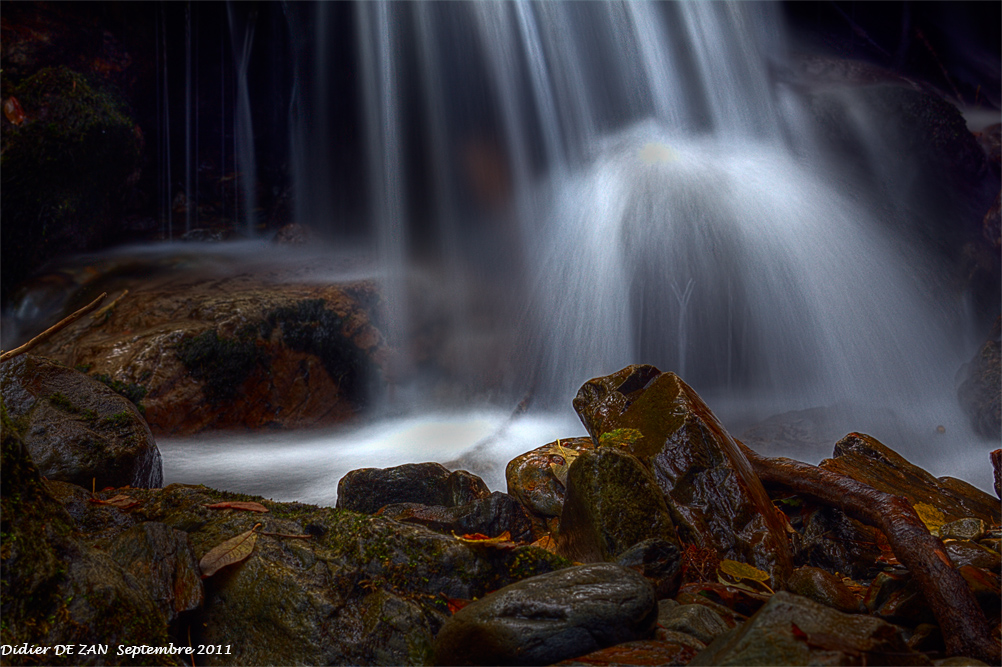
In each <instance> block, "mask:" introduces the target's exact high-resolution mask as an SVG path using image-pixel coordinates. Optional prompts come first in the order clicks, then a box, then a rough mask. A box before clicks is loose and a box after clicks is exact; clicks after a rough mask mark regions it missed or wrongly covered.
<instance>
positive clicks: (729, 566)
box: [720, 558, 769, 581]
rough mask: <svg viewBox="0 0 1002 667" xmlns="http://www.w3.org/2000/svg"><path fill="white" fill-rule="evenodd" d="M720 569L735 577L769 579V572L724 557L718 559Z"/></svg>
mask: <svg viewBox="0 0 1002 667" xmlns="http://www.w3.org/2000/svg"><path fill="white" fill-rule="evenodd" d="M720 571H721V572H723V573H724V574H729V575H731V576H732V577H734V578H735V579H750V580H751V581H769V573H768V572H763V571H762V570H760V569H758V568H757V567H754V566H752V565H749V564H748V563H739V562H738V561H736V560H731V559H729V558H725V559H724V560H722V561H720Z"/></svg>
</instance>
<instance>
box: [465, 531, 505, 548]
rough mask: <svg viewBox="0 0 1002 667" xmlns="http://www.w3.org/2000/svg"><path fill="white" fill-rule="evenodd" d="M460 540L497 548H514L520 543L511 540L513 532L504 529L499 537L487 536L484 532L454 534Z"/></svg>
mask: <svg viewBox="0 0 1002 667" xmlns="http://www.w3.org/2000/svg"><path fill="white" fill-rule="evenodd" d="M452 535H453V537H455V538H456V539H457V540H459V541H460V542H466V543H467V544H475V545H478V546H487V547H493V548H495V549H514V548H515V547H517V546H518V545H517V544H515V543H514V542H512V541H511V533H510V532H509V531H507V530H506V531H504V532H503V533H501V534H500V535H498V536H497V537H487V536H486V535H484V534H483V533H470V534H467V535H456V534H455V533H453V534H452Z"/></svg>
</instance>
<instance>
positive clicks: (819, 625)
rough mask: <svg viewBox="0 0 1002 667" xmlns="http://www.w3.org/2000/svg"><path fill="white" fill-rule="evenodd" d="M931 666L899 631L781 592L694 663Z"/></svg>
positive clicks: (874, 619)
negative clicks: (857, 663)
mask: <svg viewBox="0 0 1002 667" xmlns="http://www.w3.org/2000/svg"><path fill="white" fill-rule="evenodd" d="M861 660H862V661H865V664H882V665H887V664H908V665H930V664H932V662H931V661H930V660H929V659H928V658H926V656H924V655H923V654H921V653H917V652H914V651H911V650H910V649H909V648H908V646H907V644H906V643H905V641H904V638H903V637H902V636H901V634H900V629H899V628H896V627H895V626H893V625H891V624H889V623H886V622H885V621H882V620H880V619H877V618H872V617H869V616H860V615H858V614H843V613H841V612H838V611H835V610H834V609H831V608H830V607H827V606H825V605H822V604H818V603H816V602H812V601H811V600H808V599H807V598H804V597H801V596H798V595H793V594H791V593H786V592H782V591H781V592H779V593H776V595H774V596H772V599H771V600H769V602H768V603H766V605H765V606H763V607H762V609H760V610H759V611H758V613H756V614H755V615H754V616H752V617H751V618H749V619H748V622H747V623H745V624H744V625H743V626H741V628H739V629H736V630H732V631H730V632H728V633H725V634H723V635H720V636H719V637H718V638H717V639H716V640H714V641H713V643H711V644H710V645H709V646H707V647H706V650H705V651H703V652H702V653H700V654H699V655H697V656H696V657H695V658H694V659H693V660H692V662H690V663H689V664H690V665H755V664H758V665H807V664H856V662H857V661H861Z"/></svg>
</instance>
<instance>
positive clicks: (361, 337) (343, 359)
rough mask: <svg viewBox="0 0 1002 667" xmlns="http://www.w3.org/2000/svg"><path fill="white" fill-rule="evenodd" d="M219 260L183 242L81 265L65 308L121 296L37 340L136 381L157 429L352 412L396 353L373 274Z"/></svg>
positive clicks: (288, 421)
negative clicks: (332, 276) (305, 275)
mask: <svg viewBox="0 0 1002 667" xmlns="http://www.w3.org/2000/svg"><path fill="white" fill-rule="evenodd" d="M276 252H277V251H276ZM214 259H219V261H218V262H217V261H213V260H214ZM224 260H225V256H223V257H220V258H217V257H215V256H212V255H210V254H208V253H206V252H201V253H200V252H192V253H191V254H190V255H185V254H184V253H183V252H180V251H179V252H177V253H176V254H170V255H157V254H152V255H151V256H149V257H137V258H123V257H121V256H118V257H110V258H106V259H103V260H100V261H97V262H96V263H95V264H94V265H93V266H86V267H83V268H82V269H80V271H79V272H80V273H81V274H82V275H84V276H89V277H86V278H81V279H80V280H86V283H85V284H83V285H82V286H80V287H78V288H77V289H78V290H79V292H78V296H77V297H74V300H72V301H71V302H67V303H66V304H65V307H64V312H65V311H66V310H69V309H72V308H73V307H76V306H77V304H78V302H79V301H83V300H84V299H87V300H89V298H92V295H93V294H94V293H99V292H100V291H106V292H107V293H108V294H109V296H110V297H111V298H112V299H113V300H115V299H118V298H119V297H121V298H120V300H117V302H114V301H110V302H109V303H108V304H107V305H108V306H110V307H109V308H108V309H107V310H104V312H102V313H101V314H100V316H98V317H85V318H83V319H82V320H80V321H79V322H77V323H75V324H72V325H70V326H69V327H67V328H66V329H63V330H62V331H60V332H59V333H57V334H56V335H54V336H52V337H51V338H50V339H48V340H47V341H45V342H44V343H43V344H41V345H40V346H39V347H38V348H36V350H37V352H38V353H40V354H44V355H46V356H49V357H51V358H53V359H57V360H59V361H61V362H63V363H65V364H67V365H69V366H73V367H80V368H84V369H86V371H87V372H88V373H90V374H92V375H95V376H99V377H101V378H103V379H105V381H107V382H109V383H112V384H116V383H117V384H116V386H119V387H129V388H131V389H132V390H133V391H134V392H136V393H137V394H138V395H140V396H142V402H143V405H144V407H145V416H146V419H147V421H148V422H149V424H150V427H151V428H152V429H153V431H154V432H155V433H158V434H159V433H167V434H175V435H181V434H191V433H196V432H199V431H202V430H206V429H210V428H235V427H240V428H244V427H245V428H261V427H287V428H294V427H311V426H321V425H325V424H332V423H336V422H340V421H344V420H346V419H348V418H350V417H352V416H354V415H356V414H357V413H358V411H359V410H360V409H361V408H362V407H363V406H365V405H366V404H367V403H368V401H369V400H370V399H371V398H372V396H373V393H374V392H376V391H378V390H379V387H380V386H382V383H383V382H384V381H385V380H386V377H385V372H386V369H387V365H388V363H389V360H390V358H391V357H392V353H391V351H390V350H389V349H388V348H387V347H386V345H385V344H384V342H383V337H382V334H381V333H380V332H379V331H378V330H377V329H376V327H375V326H373V324H372V320H373V318H374V317H375V311H376V310H377V304H378V302H379V300H380V296H379V292H378V289H377V287H376V284H375V282H374V281H371V280H358V281H354V282H349V283H345V284H341V285H324V284H316V283H313V282H311V281H309V280H303V279H302V278H301V276H300V275H299V274H297V273H296V269H295V267H294V266H293V267H289V266H286V267H284V268H271V269H262V268H260V267H254V266H253V265H251V266H247V265H243V266H242V268H239V267H238V268H234V267H233V266H231V265H228V264H227V263H226V262H225V261H224ZM137 276H140V277H139V278H137ZM297 279H298V280H299V282H296V281H297ZM75 280H76V279H75ZM125 290H128V293H127V294H125ZM88 297H89V298H88Z"/></svg>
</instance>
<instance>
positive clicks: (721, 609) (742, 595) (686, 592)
mask: <svg viewBox="0 0 1002 667" xmlns="http://www.w3.org/2000/svg"><path fill="white" fill-rule="evenodd" d="M675 599H676V600H678V602H679V603H681V604H704V602H705V601H709V602H712V603H714V605H716V606H713V607H712V608H713V609H714V610H715V611H717V612H718V613H719V614H720V616H721V617H722V618H729V619H731V620H734V621H737V620H739V619H741V620H743V618H742V617H747V616H751V615H752V614H754V613H755V612H757V611H758V610H759V609H760V608H761V607H762V605H764V604H765V603H766V602H768V600H769V596H768V595H766V594H765V593H764V592H763V593H755V592H753V591H751V590H746V589H744V588H736V587H734V586H728V585H726V584H720V583H717V582H713V581H699V582H692V583H688V584H683V585H682V588H681V589H679V593H678V595H677V596H676V597H675Z"/></svg>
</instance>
